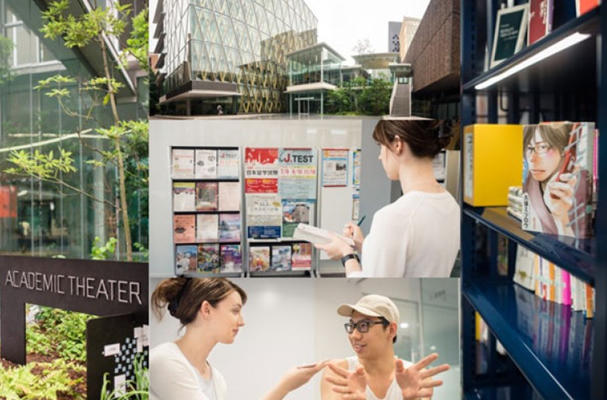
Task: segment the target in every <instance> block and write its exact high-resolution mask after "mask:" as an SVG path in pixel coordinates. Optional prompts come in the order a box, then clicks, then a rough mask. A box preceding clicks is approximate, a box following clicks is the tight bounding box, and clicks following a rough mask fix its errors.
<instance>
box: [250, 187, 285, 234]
mask: <svg viewBox="0 0 607 400" xmlns="http://www.w3.org/2000/svg"><path fill="white" fill-rule="evenodd" d="M246 200H247V201H246V203H247V237H248V238H250V239H276V238H279V237H280V228H281V225H282V204H281V202H280V196H278V195H275V194H247V195H246Z"/></svg>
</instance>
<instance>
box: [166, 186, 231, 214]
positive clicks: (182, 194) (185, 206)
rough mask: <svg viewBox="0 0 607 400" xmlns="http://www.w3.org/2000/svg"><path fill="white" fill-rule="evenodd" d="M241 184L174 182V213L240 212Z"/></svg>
mask: <svg viewBox="0 0 607 400" xmlns="http://www.w3.org/2000/svg"><path fill="white" fill-rule="evenodd" d="M240 198H241V195H240V182H173V211H178V212H182V211H240Z"/></svg>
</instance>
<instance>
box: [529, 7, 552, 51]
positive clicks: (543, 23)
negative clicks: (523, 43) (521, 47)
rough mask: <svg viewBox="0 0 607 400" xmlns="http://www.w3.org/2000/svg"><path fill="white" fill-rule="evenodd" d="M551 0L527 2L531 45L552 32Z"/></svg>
mask: <svg viewBox="0 0 607 400" xmlns="http://www.w3.org/2000/svg"><path fill="white" fill-rule="evenodd" d="M552 8H553V0H530V1H529V37H528V44H532V43H535V42H537V41H538V40H540V39H541V38H543V37H544V36H546V35H547V34H548V33H549V32H550V31H551V30H552Z"/></svg>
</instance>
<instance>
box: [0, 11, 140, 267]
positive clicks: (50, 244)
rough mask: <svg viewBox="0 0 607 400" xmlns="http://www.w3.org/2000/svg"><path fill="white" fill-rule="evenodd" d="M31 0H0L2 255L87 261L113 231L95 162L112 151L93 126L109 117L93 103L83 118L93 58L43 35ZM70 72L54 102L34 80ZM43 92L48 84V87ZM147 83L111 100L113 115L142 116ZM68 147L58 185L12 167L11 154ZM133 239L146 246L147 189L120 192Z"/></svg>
mask: <svg viewBox="0 0 607 400" xmlns="http://www.w3.org/2000/svg"><path fill="white" fill-rule="evenodd" d="M42 23H43V21H42V18H41V12H40V8H39V7H38V6H37V2H34V1H24V0H0V249H2V250H1V251H2V253H4V254H16V255H30V256H58V255H61V256H65V257H68V258H89V255H90V251H91V246H92V245H93V242H94V238H95V237H99V238H100V240H101V241H102V242H103V243H105V241H106V240H107V239H108V238H109V237H111V236H116V235H118V236H120V234H121V232H120V229H117V227H120V219H119V216H118V214H117V212H116V209H115V208H114V207H113V206H111V205H113V204H116V203H117V193H118V184H117V175H118V173H117V170H116V168H115V167H114V166H113V164H107V165H106V166H105V167H96V166H94V165H93V164H91V161H101V156H100V154H99V151H100V150H101V151H103V150H111V149H112V147H113V146H112V145H111V143H109V141H108V140H106V139H102V138H101V136H100V135H98V134H96V133H95V129H96V128H99V127H108V126H109V125H111V124H112V123H113V119H112V116H111V114H110V111H109V107H97V108H95V111H94V112H93V113H92V115H91V118H90V119H87V118H85V117H83V116H82V115H76V114H86V112H87V111H88V110H89V108H90V106H91V104H92V102H93V99H92V98H91V96H90V94H89V92H88V91H86V90H83V89H82V87H81V84H82V82H84V81H86V80H88V79H90V78H91V77H94V76H96V75H95V70H94V68H93V67H92V65H91V64H92V61H91V60H89V59H87V57H86V56H85V55H83V53H82V52H79V51H78V50H71V49H68V48H66V47H65V46H64V44H63V42H62V40H60V39H57V40H52V41H51V40H49V39H45V38H44V37H43V35H42V34H41V33H40V28H41V26H42ZM57 74H61V75H66V76H70V77H73V78H76V82H77V83H73V84H63V86H62V88H63V89H68V91H69V93H70V95H69V97H68V98H67V99H65V100H64V103H65V105H66V107H67V108H69V109H71V110H72V111H74V112H75V113H76V114H73V115H70V114H68V113H66V112H65V110H64V109H62V107H61V105H60V104H59V102H58V100H57V99H56V98H52V97H49V96H47V93H48V90H38V89H37V88H36V86H37V85H38V83H39V81H40V80H42V79H46V78H48V77H50V76H53V75H57ZM127 87H128V86H127ZM49 90H50V89H49ZM146 92H147V89H145V85H144V84H143V82H141V81H140V82H139V84H138V85H137V86H136V87H135V88H134V90H132V89H129V90H128V98H129V99H128V100H127V99H126V98H123V99H119V103H120V105H119V114H120V117H121V119H124V120H126V119H145V118H147V110H146V109H145V103H146V102H147V93H146ZM62 150H63V151H68V152H70V153H71V157H72V158H73V160H74V161H73V166H74V167H75V169H76V171H75V172H69V173H62V172H57V173H56V174H55V178H56V179H57V180H61V181H63V182H64V183H65V184H57V183H52V182H48V181H46V180H41V179H38V178H34V177H31V176H25V175H18V174H11V173H9V172H8V171H7V170H8V169H9V168H11V167H14V164H12V163H11V162H9V160H8V159H9V157H10V156H11V154H14V153H13V152H14V151H25V152H26V153H28V154H30V155H33V154H35V152H36V151H39V152H40V153H44V154H48V153H50V152H51V151H52V152H53V153H54V154H55V155H57V154H59V152H60V151H62ZM129 196H130V197H129V199H128V201H129V214H130V217H131V220H132V225H131V232H132V235H133V242H140V243H144V244H145V243H147V225H146V222H145V221H146V220H147V217H146V215H147V204H146V200H145V199H146V197H147V195H146V192H145V191H143V190H141V191H140V190H133V191H131V192H130V193H129Z"/></svg>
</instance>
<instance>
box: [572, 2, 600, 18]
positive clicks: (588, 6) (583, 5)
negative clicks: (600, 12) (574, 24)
mask: <svg viewBox="0 0 607 400" xmlns="http://www.w3.org/2000/svg"><path fill="white" fill-rule="evenodd" d="M598 5H599V0H575V11H576V12H577V16H578V17H579V16H580V15H582V14H585V13H587V12H588V11H590V10H592V9H593V8H596V7H598Z"/></svg>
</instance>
